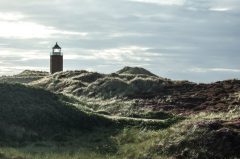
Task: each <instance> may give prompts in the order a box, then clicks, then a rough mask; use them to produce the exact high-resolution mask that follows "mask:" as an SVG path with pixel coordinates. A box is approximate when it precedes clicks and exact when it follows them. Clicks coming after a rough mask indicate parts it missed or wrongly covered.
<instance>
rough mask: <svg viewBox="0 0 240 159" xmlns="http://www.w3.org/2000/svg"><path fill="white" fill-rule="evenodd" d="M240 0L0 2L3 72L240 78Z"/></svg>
mask: <svg viewBox="0 0 240 159" xmlns="http://www.w3.org/2000/svg"><path fill="white" fill-rule="evenodd" d="M239 17H240V0H51V1H50V0H8V1H6V0H0V75H12V74H16V73H19V72H21V71H23V70H25V69H30V70H42V71H49V56H50V52H51V48H52V47H53V46H54V44H55V43H56V42H58V43H59V45H60V46H61V47H62V50H63V54H64V70H65V71H66V70H82V69H85V70H89V71H97V72H101V73H112V72H116V71H117V70H119V69H121V68H123V67H124V66H138V67H144V68H146V69H148V70H149V71H151V72H153V73H155V74H157V75H159V76H161V77H166V78H171V79H174V80H189V81H195V82H215V81H219V80H226V79H232V78H237V79H239V78H240V29H239V28H240V18H239Z"/></svg>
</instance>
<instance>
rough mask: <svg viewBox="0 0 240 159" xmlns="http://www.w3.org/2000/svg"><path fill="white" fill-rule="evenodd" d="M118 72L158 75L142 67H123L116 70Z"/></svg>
mask: <svg viewBox="0 0 240 159" xmlns="http://www.w3.org/2000/svg"><path fill="white" fill-rule="evenodd" d="M116 73H117V74H131V75H147V76H155V77H157V75H155V74H153V73H151V72H150V71H148V70H146V69H144V68H141V67H128V66H126V67H124V68H123V69H121V70H119V71H117V72H116Z"/></svg>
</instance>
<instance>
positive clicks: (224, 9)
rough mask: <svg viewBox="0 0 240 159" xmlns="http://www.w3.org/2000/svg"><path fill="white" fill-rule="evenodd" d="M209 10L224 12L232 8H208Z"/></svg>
mask: <svg viewBox="0 0 240 159" xmlns="http://www.w3.org/2000/svg"><path fill="white" fill-rule="evenodd" d="M209 10H210V11H216V12H225V11H229V10H232V9H231V8H210V9H209Z"/></svg>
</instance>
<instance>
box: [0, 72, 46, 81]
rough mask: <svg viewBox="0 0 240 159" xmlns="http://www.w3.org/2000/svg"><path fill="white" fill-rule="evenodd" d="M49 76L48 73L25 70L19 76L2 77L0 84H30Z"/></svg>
mask: <svg viewBox="0 0 240 159" xmlns="http://www.w3.org/2000/svg"><path fill="white" fill-rule="evenodd" d="M48 75H49V73H48V72H43V71H32V70H25V71H23V72H21V73H19V74H17V75H13V76H2V77H0V83H4V82H7V83H30V82H33V81H36V80H39V79H41V78H43V77H45V76H48Z"/></svg>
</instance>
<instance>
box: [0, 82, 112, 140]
mask: <svg viewBox="0 0 240 159" xmlns="http://www.w3.org/2000/svg"><path fill="white" fill-rule="evenodd" d="M69 102H71V101H70V99H68V98H66V97H64V96H62V95H55V94H53V93H50V92H48V91H45V90H42V89H36V88H30V87H26V86H23V85H19V84H14V85H12V84H0V103H1V105H0V135H1V138H0V142H3V143H10V141H16V142H26V141H34V140H46V139H54V138H56V139H57V138H58V137H59V140H60V138H61V137H63V136H64V135H65V134H69V133H68V132H69V131H76V132H80V131H81V132H84V131H90V130H91V129H93V128H97V127H102V128H103V127H107V126H111V124H112V121H111V120H109V119H106V118H104V117H101V116H97V115H94V114H91V113H86V112H83V111H80V110H79V109H77V108H76V107H74V106H73V105H72V104H71V103H69Z"/></svg>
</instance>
